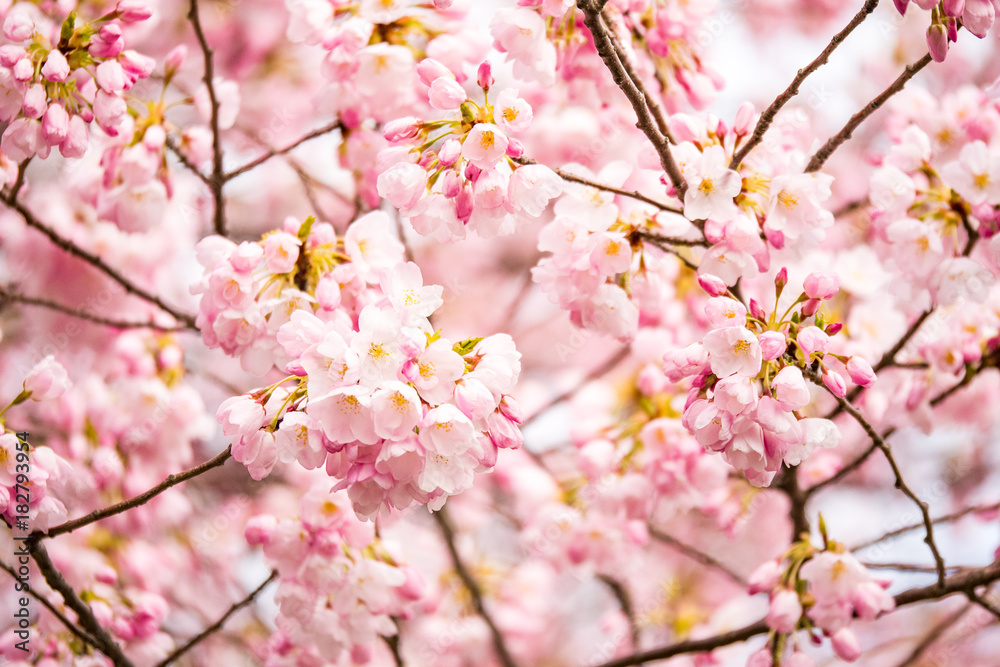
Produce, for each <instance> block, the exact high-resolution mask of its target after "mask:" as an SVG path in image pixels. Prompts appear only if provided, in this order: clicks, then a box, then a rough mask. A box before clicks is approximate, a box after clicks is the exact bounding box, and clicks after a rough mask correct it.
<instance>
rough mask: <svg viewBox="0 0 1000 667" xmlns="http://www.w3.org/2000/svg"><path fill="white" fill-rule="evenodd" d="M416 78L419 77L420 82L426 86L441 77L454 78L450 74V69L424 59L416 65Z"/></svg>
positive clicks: (435, 61) (431, 59) (430, 59)
mask: <svg viewBox="0 0 1000 667" xmlns="http://www.w3.org/2000/svg"><path fill="white" fill-rule="evenodd" d="M417 76H419V77H420V80H421V81H423V83H424V85H426V86H429V85H431V84H432V83H433V82H434V81H436V80H437V79H440V78H441V77H443V76H450V77H452V78H455V75H454V74H452V73H451V70H450V69H448V68H447V67H445V66H444V65H442V64H441V63H440V62H438V61H437V60H434V59H433V58H424V59H423V60H421V61H420V62H419V63H417Z"/></svg>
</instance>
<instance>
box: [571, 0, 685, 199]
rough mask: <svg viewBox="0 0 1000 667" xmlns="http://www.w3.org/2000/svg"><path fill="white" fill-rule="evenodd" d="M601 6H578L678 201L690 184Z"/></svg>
mask: <svg viewBox="0 0 1000 667" xmlns="http://www.w3.org/2000/svg"><path fill="white" fill-rule="evenodd" d="M598 4H599V3H595V2H593V0H578V2H577V6H578V7H579V8H580V9H581V10H582V11H583V21H584V23H585V24H586V26H587V29H588V30H590V34H591V35H592V36H593V38H594V47H595V48H596V49H597V53H598V55H600V56H601V60H603V61H604V64H605V66H606V67H607V68H608V69H609V70H610V71H611V76H612V78H613V79H614V82H615V84H616V85H617V86H618V87H619V88H620V89H621V91H622V92H623V93H624V94H625V97H627V98H628V101H629V103H630V104H631V105H632V109H633V110H634V111H635V114H636V117H637V118H638V122H637V123H636V125H637V127H638V128H639V129H640V130H641V131H642V133H643V134H645V135H646V137H647V138H648V139H649V141H650V143H652V144H653V148H655V149H656V152H657V154H658V155H659V156H660V164H662V165H663V169H664V170H665V171H666V172H667V176H668V177H669V178H670V182H671V183H672V184H673V186H674V188H675V189H676V190H677V194H678V197H680V198H683V197H684V192H685V190H686V189H687V184H686V183H685V182H684V176H683V175H682V174H681V170H680V168H679V167H678V166H677V162H676V161H675V160H674V156H673V154H672V153H671V152H670V143H669V142H668V141H667V139H666V137H664V136H663V135H662V134H661V133H660V131H659V129H657V127H656V122H655V121H654V120H653V118H652V116H651V115H650V110H649V106H648V100H647V99H646V97H645V96H644V95H643V94H642V92H641V91H640V90H639V89H638V88H637V87H636V85H635V83H634V82H633V81H632V80H631V79H630V78H629V76H628V72H627V70H626V68H625V66H624V65H623V64H622V61H621V60H620V59H619V57H618V54H617V53H616V52H615V47H614V43H613V42H612V41H611V37H610V34H609V32H610V31H609V29H608V27H607V26H606V25H605V23H604V21H603V19H602V18H601V8H600V7H599V6H598Z"/></svg>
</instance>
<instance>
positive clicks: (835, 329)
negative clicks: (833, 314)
mask: <svg viewBox="0 0 1000 667" xmlns="http://www.w3.org/2000/svg"><path fill="white" fill-rule="evenodd" d="M843 328H844V324H843V323H842V322H833V323H831V324H828V325H826V329H825V331H826V335H827V336H836V335H837V334H839V333H840V330H841V329H843Z"/></svg>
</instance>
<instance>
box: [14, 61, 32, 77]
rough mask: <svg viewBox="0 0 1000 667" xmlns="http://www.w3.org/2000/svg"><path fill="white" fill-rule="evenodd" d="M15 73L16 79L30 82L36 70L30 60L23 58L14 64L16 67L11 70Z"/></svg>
mask: <svg viewBox="0 0 1000 667" xmlns="http://www.w3.org/2000/svg"><path fill="white" fill-rule="evenodd" d="M11 71H12V72H13V73H14V78H15V79H17V80H18V81H22V82H23V81H30V80H31V77H32V76H34V75H35V68H34V67H33V66H32V64H31V60H29V59H28V58H22V59H21V60H18V61H17V62H16V63H14V67H13V69H12V70H11Z"/></svg>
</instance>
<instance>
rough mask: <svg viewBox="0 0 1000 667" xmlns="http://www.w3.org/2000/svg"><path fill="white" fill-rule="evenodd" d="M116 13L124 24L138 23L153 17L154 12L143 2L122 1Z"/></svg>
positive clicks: (136, 0) (139, 0) (140, 0)
mask: <svg viewBox="0 0 1000 667" xmlns="http://www.w3.org/2000/svg"><path fill="white" fill-rule="evenodd" d="M115 12H116V13H117V14H118V18H120V19H121V20H122V22H123V23H138V22H139V21H145V20H146V19H148V18H149V17H150V16H152V15H153V10H152V9H150V8H149V6H147V5H146V3H145V2H143V1H142V0H121V2H119V3H118V6H117V7H116V8H115Z"/></svg>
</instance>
